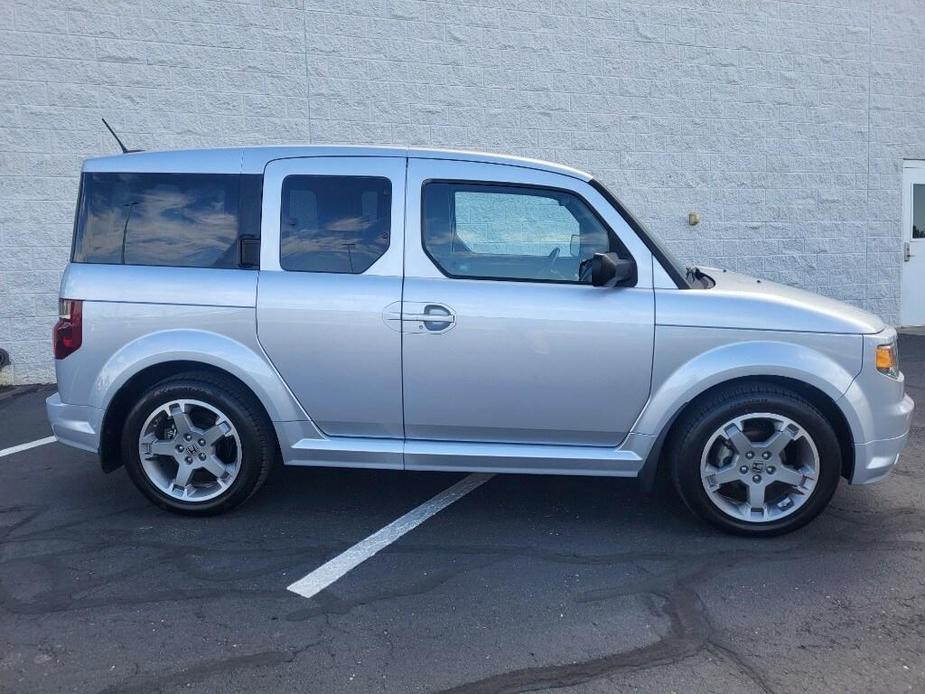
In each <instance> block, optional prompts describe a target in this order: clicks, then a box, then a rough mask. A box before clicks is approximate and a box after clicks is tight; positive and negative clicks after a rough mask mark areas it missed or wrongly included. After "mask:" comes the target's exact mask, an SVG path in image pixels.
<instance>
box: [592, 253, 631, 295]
mask: <svg viewBox="0 0 925 694" xmlns="http://www.w3.org/2000/svg"><path fill="white" fill-rule="evenodd" d="M591 284H592V285H594V286H595V287H625V286H630V287H632V286H634V285H635V284H636V261H635V260H632V259H631V258H621V257H620V256H619V255H617V254H616V253H614V252H613V251H610V252H609V253H595V254H594V256H593V257H592V258H591Z"/></svg>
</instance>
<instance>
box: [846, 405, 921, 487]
mask: <svg viewBox="0 0 925 694" xmlns="http://www.w3.org/2000/svg"><path fill="white" fill-rule="evenodd" d="M913 407H914V403H913V402H912V398H910V397H909V396H908V395H906V396H904V397H903V399H902V402H900V403H899V405H898V406H897V407H895V408H893V416H894V417H895V418H896V419H897V420H898V421H897V423H898V424H899V425H900V429H901V430H902V432H903V433H902V434H900V435H899V436H894V437H891V438H887V439H877V440H874V441H868V442H867V443H857V442H856V443H855V444H854V455H855V457H854V474H852V475H851V479H850V482H851V484H871V483H873V482H879V481H880V480H882V479H883V478H884V477H886V476H887V475H888V474H889V473H890V470H892V469H893V466H894V465H896V462H897V461H898V460H899V454H900V453H902V450H903V448H905V447H906V440H907V439H908V438H909V425H910V423H911V420H912V409H913Z"/></svg>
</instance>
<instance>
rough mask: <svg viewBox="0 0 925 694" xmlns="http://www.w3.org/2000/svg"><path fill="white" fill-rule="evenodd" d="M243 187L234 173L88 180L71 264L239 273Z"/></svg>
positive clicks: (90, 177)
mask: <svg viewBox="0 0 925 694" xmlns="http://www.w3.org/2000/svg"><path fill="white" fill-rule="evenodd" d="M241 185H242V184H241V176H238V175H233V174H172V173H169V174H160V173H158V174H147V173H87V174H84V177H83V180H82V182H81V199H80V204H79V207H78V215H77V225H76V229H75V235H74V253H73V260H74V262H77V263H109V264H125V265H169V266H175V267H211V268H232V267H238V265H239V253H238V236H239V225H240V215H239V206H240V191H241ZM258 204H259V203H258Z"/></svg>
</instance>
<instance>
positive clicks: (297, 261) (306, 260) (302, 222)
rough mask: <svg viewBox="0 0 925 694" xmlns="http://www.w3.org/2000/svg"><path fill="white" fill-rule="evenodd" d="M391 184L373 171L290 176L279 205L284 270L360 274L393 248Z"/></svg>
mask: <svg viewBox="0 0 925 694" xmlns="http://www.w3.org/2000/svg"><path fill="white" fill-rule="evenodd" d="M391 211H392V184H391V182H390V181H389V179H387V178H379V177H372V176H287V177H286V178H285V179H283V189H282V204H281V205H280V228H279V237H280V238H279V245H280V248H279V252H280V257H279V263H280V266H281V267H282V268H283V269H284V270H296V271H299V272H343V273H352V274H359V273H361V272H365V271H366V270H367V269H369V267H370V265H372V264H373V263H374V262H376V261H377V260H378V259H379V258H380V257H381V256H382V254H383V253H385V251H386V249H388V247H389V232H390V218H391Z"/></svg>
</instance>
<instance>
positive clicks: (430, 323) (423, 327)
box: [401, 302, 456, 333]
mask: <svg viewBox="0 0 925 694" xmlns="http://www.w3.org/2000/svg"><path fill="white" fill-rule="evenodd" d="M401 320H402V324H403V325H404V332H409V333H424V332H426V333H445V332H446V331H447V330H450V329H451V328H452V327H453V326H454V325H456V314H455V313H453V309H451V308H450V307H449V306H445V305H443V304H435V303H411V302H407V303H406V304H405V306H404V310H403V311H402V314H401Z"/></svg>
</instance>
